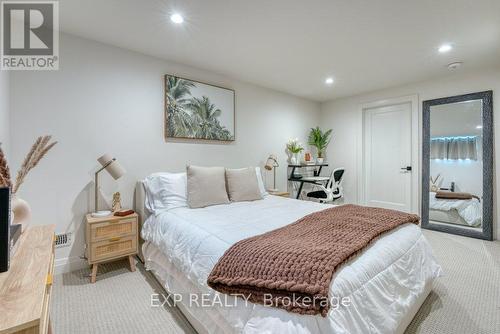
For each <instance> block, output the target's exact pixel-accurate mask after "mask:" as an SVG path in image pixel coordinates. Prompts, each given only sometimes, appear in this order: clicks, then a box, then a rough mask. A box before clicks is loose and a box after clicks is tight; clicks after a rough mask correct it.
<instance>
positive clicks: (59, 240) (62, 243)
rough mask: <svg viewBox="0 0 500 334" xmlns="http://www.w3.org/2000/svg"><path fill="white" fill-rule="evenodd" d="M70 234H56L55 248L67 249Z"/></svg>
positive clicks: (69, 242)
mask: <svg viewBox="0 0 500 334" xmlns="http://www.w3.org/2000/svg"><path fill="white" fill-rule="evenodd" d="M71 236H72V233H71V232H70V233H63V234H56V248H60V247H67V246H69V245H71Z"/></svg>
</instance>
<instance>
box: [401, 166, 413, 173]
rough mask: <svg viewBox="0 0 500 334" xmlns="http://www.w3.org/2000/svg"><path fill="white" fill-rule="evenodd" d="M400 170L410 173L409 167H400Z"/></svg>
mask: <svg viewBox="0 0 500 334" xmlns="http://www.w3.org/2000/svg"><path fill="white" fill-rule="evenodd" d="M401 169H402V170H406V171H408V172H411V166H406V167H401Z"/></svg>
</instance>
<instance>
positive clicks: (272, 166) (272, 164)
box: [264, 154, 280, 191]
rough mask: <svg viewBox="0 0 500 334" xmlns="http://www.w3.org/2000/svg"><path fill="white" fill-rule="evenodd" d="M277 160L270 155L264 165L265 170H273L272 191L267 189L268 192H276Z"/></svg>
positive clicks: (274, 156)
mask: <svg viewBox="0 0 500 334" xmlns="http://www.w3.org/2000/svg"><path fill="white" fill-rule="evenodd" d="M279 166H280V165H279V163H278V159H277V158H276V155H274V154H271V155H270V156H269V157H268V158H267V161H266V165H265V166H264V168H265V169H267V170H274V175H273V189H269V191H278V189H276V167H279Z"/></svg>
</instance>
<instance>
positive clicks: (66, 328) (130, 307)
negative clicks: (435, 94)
mask: <svg viewBox="0 0 500 334" xmlns="http://www.w3.org/2000/svg"><path fill="white" fill-rule="evenodd" d="M424 233H425V235H426V237H427V238H428V240H429V242H430V243H431V245H432V247H433V249H434V252H435V255H436V257H437V258H438V261H439V262H440V263H441V265H442V266H443V269H444V274H445V276H444V277H441V278H439V279H438V281H437V282H436V284H435V287H434V291H433V292H432V293H431V294H430V295H429V297H428V298H427V300H426V301H425V303H424V305H423V306H422V307H421V309H420V311H419V312H418V314H417V315H416V316H415V318H414V319H413V322H412V323H411V324H410V326H409V327H408V329H407V331H406V333H436V334H448V333H450V334H452V333H453V334H457V333H467V334H476V333H477V334H490V333H491V334H494V333H495V334H498V333H500V242H498V241H496V242H486V241H480V240H476V239H470V238H464V237H459V236H453V235H448V234H444V233H439V232H432V231H424ZM88 274H89V271H88V270H80V271H76V272H73V273H68V274H64V275H59V276H56V278H55V283H54V293H53V300H52V324H53V329H54V332H55V333H56V334H66V333H71V334H78V333H103V334H114V333H120V334H121V333H134V334H138V333H194V330H193V328H192V327H191V326H190V325H189V323H188V322H187V320H186V319H185V318H184V316H183V315H182V314H181V313H180V312H179V311H178V310H177V309H175V308H171V307H168V306H166V307H164V308H152V307H151V306H150V298H151V294H152V293H164V291H163V290H162V288H161V286H160V285H159V284H158V283H157V282H156V280H155V279H154V278H153V277H152V276H151V274H150V273H148V272H146V271H145V270H144V268H143V267H142V266H141V265H138V270H137V271H136V272H135V273H131V272H130V271H129V270H128V266H127V262H125V261H120V262H115V263H110V264H107V265H104V266H100V267H99V273H98V278H97V283H96V284H90V283H89V279H88V277H87V276H88Z"/></svg>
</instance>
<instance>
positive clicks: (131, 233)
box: [85, 213, 139, 283]
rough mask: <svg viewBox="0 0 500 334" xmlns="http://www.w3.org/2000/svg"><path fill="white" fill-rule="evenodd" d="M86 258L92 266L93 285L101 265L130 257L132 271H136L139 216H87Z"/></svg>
mask: <svg viewBox="0 0 500 334" xmlns="http://www.w3.org/2000/svg"><path fill="white" fill-rule="evenodd" d="M86 223H87V224H86V225H87V226H86V229H85V230H86V232H85V236H86V241H87V249H86V256H87V260H88V262H89V264H90V265H92V276H91V278H90V282H91V283H95V280H96V276H97V268H98V266H99V263H103V262H110V261H114V260H118V259H122V258H125V257H128V260H129V263H130V271H135V262H134V255H135V254H137V245H138V244H139V242H138V232H137V226H138V215H137V214H136V213H134V214H131V215H128V216H125V217H116V216H108V217H100V218H94V217H92V215H91V214H88V215H87V216H86Z"/></svg>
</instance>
